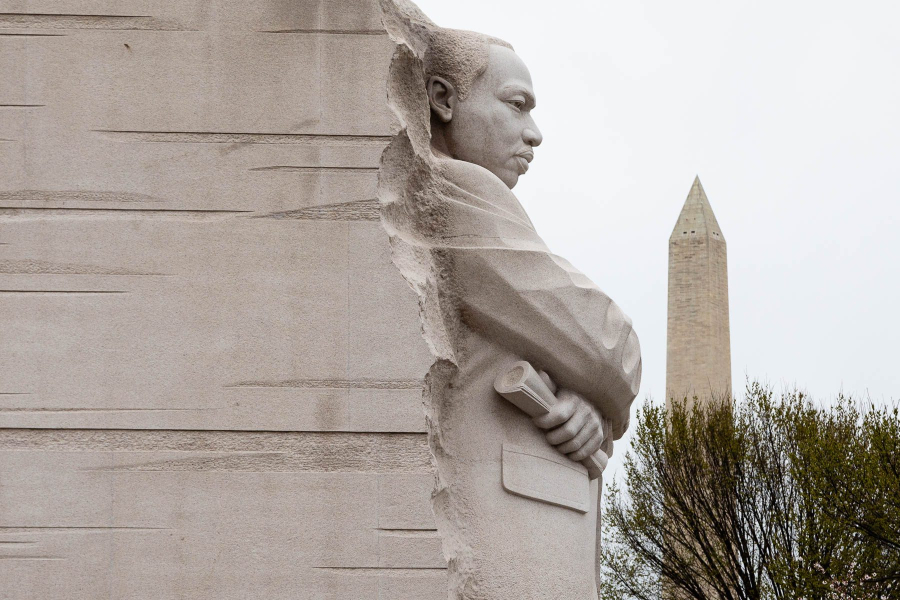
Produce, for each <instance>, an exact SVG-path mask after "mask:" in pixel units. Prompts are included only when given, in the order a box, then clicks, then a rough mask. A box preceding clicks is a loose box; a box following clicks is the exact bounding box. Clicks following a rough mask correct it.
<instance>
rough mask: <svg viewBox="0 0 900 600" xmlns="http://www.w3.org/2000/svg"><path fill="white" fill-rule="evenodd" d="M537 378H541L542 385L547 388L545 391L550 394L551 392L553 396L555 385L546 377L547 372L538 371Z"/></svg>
mask: <svg viewBox="0 0 900 600" xmlns="http://www.w3.org/2000/svg"><path fill="white" fill-rule="evenodd" d="M538 376H539V377H540V378H541V381H543V382H544V385H546V386H547V389H549V390H550V391H551V392H553V393H554V394H555V393H556V389H557V388H556V384H555V383H554V382H553V380H552V379H551V378H550V376H549V375H547V371H540V372H539V373H538Z"/></svg>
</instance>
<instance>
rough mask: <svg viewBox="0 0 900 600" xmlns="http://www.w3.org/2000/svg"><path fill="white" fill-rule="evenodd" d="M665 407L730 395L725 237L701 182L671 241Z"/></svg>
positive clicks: (696, 181)
mask: <svg viewBox="0 0 900 600" xmlns="http://www.w3.org/2000/svg"><path fill="white" fill-rule="evenodd" d="M666 346H667V347H666V404H667V405H668V404H669V403H671V401H672V399H673V398H674V399H676V400H682V399H684V398H687V399H688V402H689V403H690V402H692V401H693V398H694V397H697V398H698V400H699V401H704V400H708V399H710V398H712V397H720V396H722V395H723V394H728V395H730V394H731V335H730V332H729V324H728V265H727V257H726V248H725V237H724V236H723V235H722V230H721V229H720V228H719V223H718V222H717V221H716V216H715V214H713V211H712V207H711V206H710V205H709V199H707V197H706V192H704V191H703V186H702V185H701V184H700V178H699V177H697V178H695V179H694V184H693V185H692V186H691V191H690V193H688V197H687V200H685V202H684V207H683V208H682V209H681V214H680V215H679V216H678V221H677V222H676V223H675V229H674V230H673V231H672V236H671V237H670V238H669V325H668V332H667V344H666Z"/></svg>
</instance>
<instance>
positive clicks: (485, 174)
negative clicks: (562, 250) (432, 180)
mask: <svg viewBox="0 0 900 600" xmlns="http://www.w3.org/2000/svg"><path fill="white" fill-rule="evenodd" d="M435 166H436V170H437V171H438V173H439V174H440V175H441V177H443V178H444V179H445V180H446V181H448V182H450V183H452V184H453V185H455V186H456V187H458V188H459V189H461V190H463V191H464V192H466V193H467V194H470V195H471V196H473V197H475V198H476V199H478V200H480V201H482V202H486V203H488V204H491V205H493V206H494V207H496V208H499V209H501V210H502V211H504V212H508V213H511V214H512V215H514V216H516V217H517V218H519V219H523V220H525V221H526V222H527V223H528V224H529V226H530V225H531V221H530V220H529V219H528V215H527V214H526V213H525V209H524V208H522V205H521V203H520V202H519V199H518V198H516V195H515V194H513V193H512V190H510V189H509V188H508V187H506V184H505V183H503V182H502V181H501V180H500V178H499V177H497V176H496V175H494V174H493V173H491V172H490V171H488V170H487V169H485V168H484V167H482V166H480V165H476V164H475V163H470V162H464V161H461V160H456V159H453V158H447V157H443V156H436V157H435Z"/></svg>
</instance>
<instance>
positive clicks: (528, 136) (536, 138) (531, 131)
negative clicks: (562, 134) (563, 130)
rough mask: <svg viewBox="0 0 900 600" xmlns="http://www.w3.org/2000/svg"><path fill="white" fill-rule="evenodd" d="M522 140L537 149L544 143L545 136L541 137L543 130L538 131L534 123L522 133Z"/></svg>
mask: <svg viewBox="0 0 900 600" xmlns="http://www.w3.org/2000/svg"><path fill="white" fill-rule="evenodd" d="M522 139H523V140H524V141H525V143H526V144H528V145H529V146H531V147H535V146H540V145H541V142H543V141H544V136H542V135H541V130H540V129H538V126H537V125H535V123H534V121H532V122H531V123H530V124H529V125H528V127H526V128H525V131H523V132H522Z"/></svg>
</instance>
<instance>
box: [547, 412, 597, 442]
mask: <svg viewBox="0 0 900 600" xmlns="http://www.w3.org/2000/svg"><path fill="white" fill-rule="evenodd" d="M588 417H590V412H589V411H587V410H583V409H582V410H576V411H575V414H573V415H572V417H571V418H570V419H569V420H568V421H566V422H565V423H563V424H562V425H560V426H559V427H557V428H556V429H551V430H550V431H548V432H547V441H548V442H550V443H551V444H552V445H554V446H558V445H560V444H562V443H564V442H568V441H569V440H571V439H572V438H574V437H575V436H576V435H578V432H579V431H581V428H582V427H584V424H585V423H587V420H588Z"/></svg>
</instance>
